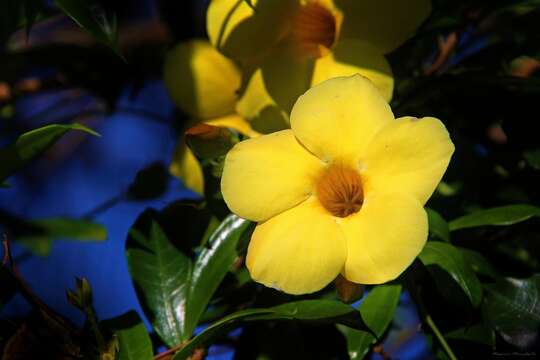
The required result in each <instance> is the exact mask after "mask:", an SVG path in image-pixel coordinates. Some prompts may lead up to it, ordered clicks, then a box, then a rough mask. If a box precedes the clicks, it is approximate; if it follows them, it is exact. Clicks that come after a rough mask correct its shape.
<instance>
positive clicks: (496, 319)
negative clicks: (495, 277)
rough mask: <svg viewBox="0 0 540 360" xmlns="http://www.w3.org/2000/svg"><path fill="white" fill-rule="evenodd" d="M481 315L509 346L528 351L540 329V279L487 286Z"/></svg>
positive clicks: (519, 280) (509, 279)
mask: <svg viewBox="0 0 540 360" xmlns="http://www.w3.org/2000/svg"><path fill="white" fill-rule="evenodd" d="M485 293H486V296H485V299H484V303H483V304H482V313H483V315H484V319H485V321H487V322H488V323H489V324H490V325H491V326H492V327H493V328H494V329H495V330H496V331H497V332H498V333H499V334H500V335H501V336H502V337H503V338H504V340H506V341H507V342H509V343H511V344H513V345H515V346H518V347H521V348H528V347H530V346H531V345H533V344H534V343H535V341H537V339H538V336H539V329H540V275H538V274H537V275H534V276H533V277H531V278H528V279H513V278H507V279H499V281H498V282H496V283H495V284H490V285H486V286H485Z"/></svg>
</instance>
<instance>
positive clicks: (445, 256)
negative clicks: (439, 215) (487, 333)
mask: <svg viewBox="0 0 540 360" xmlns="http://www.w3.org/2000/svg"><path fill="white" fill-rule="evenodd" d="M419 257H420V260H421V261H422V263H423V264H424V265H425V266H427V267H428V268H429V266H439V267H441V268H442V269H443V270H445V271H446V272H447V273H448V274H449V275H450V276H451V277H452V279H454V280H455V281H456V282H457V283H458V284H459V286H460V287H461V288H462V289H463V291H464V292H465V294H466V295H467V297H468V298H469V300H470V301H471V303H472V304H473V306H475V307H476V306H478V305H480V302H481V301H482V285H481V284H480V281H479V280H478V278H477V277H476V275H475V273H474V271H473V270H472V269H471V267H470V266H469V264H467V262H466V261H465V258H464V257H463V254H462V253H461V252H460V251H459V249H458V248H456V247H454V246H452V245H450V244H448V243H444V242H440V241H429V242H428V243H427V244H426V246H425V247H424V249H423V250H422V252H421V253H420V255H419Z"/></svg>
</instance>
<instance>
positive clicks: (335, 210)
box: [317, 165, 364, 217]
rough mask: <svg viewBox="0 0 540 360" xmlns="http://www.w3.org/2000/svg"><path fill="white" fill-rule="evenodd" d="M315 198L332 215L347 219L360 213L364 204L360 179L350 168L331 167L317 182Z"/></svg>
mask: <svg viewBox="0 0 540 360" xmlns="http://www.w3.org/2000/svg"><path fill="white" fill-rule="evenodd" d="M317 196H318V198H319V201H320V202H321V204H322V205H323V207H324V208H325V209H326V210H328V212H330V213H331V214H332V215H334V216H337V217H347V216H349V215H351V214H354V213H356V212H358V211H360V209H361V208H362V204H363V203H364V190H363V187H362V178H361V177H360V174H359V173H358V172H357V171H355V170H354V169H352V168H349V167H345V166H341V165H331V166H330V167H329V168H328V169H326V170H325V171H324V173H323V174H322V175H321V177H320V178H319V179H318V181H317Z"/></svg>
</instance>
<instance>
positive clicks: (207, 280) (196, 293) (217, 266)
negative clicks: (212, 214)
mask: <svg viewBox="0 0 540 360" xmlns="http://www.w3.org/2000/svg"><path fill="white" fill-rule="evenodd" d="M248 227H249V221H246V220H244V219H241V218H239V217H237V216H236V215H229V216H228V217H227V218H225V220H223V222H222V223H221V224H220V225H219V227H218V228H217V229H216V231H214V233H213V234H212V235H211V236H210V239H209V240H208V243H207V247H204V248H203V249H202V251H201V252H200V253H199V255H198V256H197V259H196V261H195V264H194V267H193V273H192V276H191V279H190V283H191V284H190V291H189V294H188V303H187V311H186V329H185V334H184V338H183V339H184V340H185V339H189V338H190V337H191V334H192V333H193V330H195V327H196V326H197V323H198V322H199V318H200V317H201V316H202V314H203V312H204V310H205V309H206V306H207V305H208V302H209V301H210V298H211V297H212V295H213V294H214V292H215V291H216V289H217V287H218V285H219V284H220V283H221V281H222V280H223V278H224V277H225V275H226V274H227V272H228V271H229V268H230V267H231V266H232V264H233V263H234V261H235V260H236V257H237V254H236V245H237V244H238V241H239V240H240V238H241V236H242V234H243V233H244V231H245V230H246V229H247V228H248Z"/></svg>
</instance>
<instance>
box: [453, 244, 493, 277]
mask: <svg viewBox="0 0 540 360" xmlns="http://www.w3.org/2000/svg"><path fill="white" fill-rule="evenodd" d="M459 250H460V251H461V253H462V254H463V257H464V258H465V262H466V263H467V264H469V265H470V266H471V268H472V269H473V270H474V272H475V273H477V274H480V275H484V276H488V277H491V278H493V279H495V278H497V277H499V274H498V273H497V271H496V270H495V268H493V266H492V265H491V264H490V263H489V261H488V260H487V259H486V258H485V257H484V256H483V255H482V254H480V253H479V252H478V251H474V250H470V249H464V248H459Z"/></svg>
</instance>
